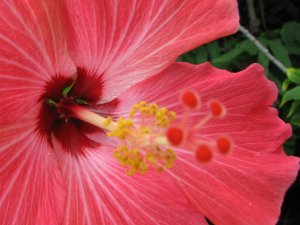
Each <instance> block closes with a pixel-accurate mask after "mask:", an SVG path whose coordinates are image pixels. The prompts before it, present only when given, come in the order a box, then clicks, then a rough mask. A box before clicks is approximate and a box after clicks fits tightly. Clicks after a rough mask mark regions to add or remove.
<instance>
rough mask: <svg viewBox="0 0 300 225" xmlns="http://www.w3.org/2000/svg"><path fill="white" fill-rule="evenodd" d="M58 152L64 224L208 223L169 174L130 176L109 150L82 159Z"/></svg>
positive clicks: (94, 151)
mask: <svg viewBox="0 0 300 225" xmlns="http://www.w3.org/2000/svg"><path fill="white" fill-rule="evenodd" d="M55 148H56V150H57V151H58V152H59V153H58V154H61V155H59V158H60V163H61V168H62V171H63V175H64V177H65V179H64V180H65V181H66V187H67V192H68V193H67V199H66V209H65V217H64V222H63V224H65V225H67V224H72V225H82V224H89V225H93V224H111V225H113V224H120V225H122V224H124V225H127V224H147V225H152V224H161V225H169V224H178V225H181V224H190V225H192V224H193V225H194V224H199V225H201V224H203V225H205V224H206V225H207V223H206V222H205V219H204V217H203V216H202V215H201V214H199V213H197V212H196V211H195V209H191V208H189V204H188V202H187V201H186V200H185V197H184V196H183V195H182V194H181V193H180V192H179V191H178V189H177V187H176V185H175V184H174V182H173V181H172V180H171V179H170V177H169V176H165V175H161V174H157V173H156V172H149V173H148V174H146V175H136V176H132V177H131V176H128V175H126V174H125V173H124V168H123V167H122V166H120V165H119V164H118V162H117V161H116V159H115V158H114V157H113V148H110V147H101V148H99V149H97V150H95V149H94V150H93V151H90V150H88V149H87V151H86V155H85V156H84V157H78V158H75V157H72V156H71V155H70V154H65V152H64V151H63V150H59V148H60V147H59V143H55ZM187 218H188V219H187Z"/></svg>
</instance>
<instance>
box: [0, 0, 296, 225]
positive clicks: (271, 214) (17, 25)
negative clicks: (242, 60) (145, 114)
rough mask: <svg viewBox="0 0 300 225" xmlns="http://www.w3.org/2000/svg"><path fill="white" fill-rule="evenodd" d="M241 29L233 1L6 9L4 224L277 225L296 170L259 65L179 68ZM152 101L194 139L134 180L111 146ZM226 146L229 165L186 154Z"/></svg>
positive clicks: (223, 158)
mask: <svg viewBox="0 0 300 225" xmlns="http://www.w3.org/2000/svg"><path fill="white" fill-rule="evenodd" d="M237 24H238V16H237V6H236V2H235V1H232V0H216V1H211V0H203V1H199V0H187V1H181V0H158V1H154V0H153V1H151V0H145V1H139V0H135V1H134V0H131V1H129V0H112V1H111V0H64V1H61V0H57V1H50V0H40V1H36V0H3V1H1V3H0V52H1V54H0V79H1V80H0V104H1V108H0V113H1V114H0V115H1V116H0V121H1V122H0V224H6V225H13V224H25V225H40V224H47V225H48V224H49V225H58V224H63V225H84V224H87V225H91V224H93V225H94V224H146V225H151V224H165V225H169V224H193V225H194V224H207V223H206V221H205V217H204V216H206V217H208V218H209V219H210V220H211V221H212V222H214V223H215V224H245V225H246V224H247V225H248V224H274V223H275V222H276V220H277V218H278V215H279V212H280V205H281V202H282V198H283V195H284V193H285V191H286V189H287V188H288V186H289V185H290V184H291V183H292V182H293V180H294V178H295V176H296V173H297V170H298V162H299V160H298V159H297V158H294V157H287V156H285V155H284V154H283V151H282V148H281V145H282V143H283V142H284V141H285V140H286V138H288V137H289V136H290V134H291V130H290V127H289V126H288V125H286V124H285V123H283V122H282V121H281V120H280V119H279V118H278V116H277V112H276V110H275V109H273V108H271V107H270V106H271V105H272V104H273V102H274V100H275V99H276V94H277V92H276V88H275V86H274V85H273V84H272V83H271V82H269V81H268V80H266V78H264V76H263V71H262V69H261V67H260V66H259V65H252V66H251V67H249V68H248V69H246V70H245V71H243V72H240V73H236V74H231V73H229V72H226V71H223V70H218V69H214V68H213V67H211V66H210V65H209V64H203V65H197V66H194V65H189V64H184V63H174V60H175V59H176V58H177V57H178V55H180V54H182V53H183V52H186V51H188V50H190V49H192V48H194V47H196V46H199V45H201V44H204V43H207V42H209V41H211V40H214V39H216V38H218V37H221V36H224V35H228V34H230V33H232V32H234V31H236V29H237ZM186 93H191V94H190V97H187V98H186V99H185V98H184V97H183V95H184V94H186ZM197 93H199V94H200V97H199V96H198V95H197ZM180 96H181V100H180ZM194 100H195V101H194ZM143 101H146V102H150V103H155V104H157V105H154V104H153V105H154V106H153V105H152V106H153V107H154V108H155V110H162V108H160V107H166V108H165V109H164V110H162V115H163V116H165V115H167V124H165V126H161V127H160V130H163V131H166V132H168V131H170V129H171V128H172V127H173V128H174V127H177V128H179V131H182V132H183V133H184V134H186V133H188V135H184V136H188V137H187V138H180V137H178V136H176V135H175V136H176V137H175V140H177V141H178V140H179V143H175V142H173V141H172V140H173V139H172V138H174V132H171V135H169V136H168V137H167V138H166V139H163V140H164V141H165V142H162V144H161V145H163V146H164V145H165V144H166V143H167V144H170V145H171V149H170V151H169V152H170V155H167V156H166V155H163V156H161V155H159V157H161V158H162V160H161V162H162V163H164V162H165V163H166V164H163V165H162V167H159V166H160V165H157V164H155V163H153V164H154V166H152V164H151V165H148V166H149V168H147V170H146V169H145V170H141V168H140V167H138V170H137V171H134V172H135V173H134V174H132V175H128V173H126V170H127V169H128V168H129V169H130V168H132V167H133V166H134V165H135V164H132V163H127V162H128V161H126V160H125V161H124V160H123V158H122V156H123V155H124V154H125V153H124V151H123V152H122V145H121V150H120V151H119V152H118V151H117V150H116V149H118V147H120V143H123V142H121V141H119V140H118V139H117V138H115V137H118V138H120V139H122V137H121V136H120V135H119V134H116V133H114V132H115V131H117V129H116V127H118V125H120V124H121V122H120V121H122V119H120V118H121V117H124V118H125V117H126V118H128V117H130V112H131V107H132V106H133V105H135V106H136V108H133V109H136V110H137V111H138V110H141V109H140V105H138V103H139V102H143ZM201 103H203V104H202V105H201ZM206 103H207V104H208V107H207V106H205V104H206ZM212 103H214V104H212ZM140 104H142V105H143V104H146V103H140ZM213 105H214V106H213ZM144 106H145V105H144ZM145 107H146V108H147V104H146V106H145ZM149 107H150V106H149ZM188 107H190V108H193V109H192V110H191V109H188ZM225 109H226V112H225ZM171 111H174V112H175V113H176V119H175V120H174V121H172V122H171V124H169V123H168V122H170V121H171V120H172V119H173V117H174V115H173V114H172V112H171ZM81 113H82V114H81ZM140 113H141V112H140ZM168 113H169V114H168ZM221 114H222V116H220V115H221ZM208 115H209V116H208ZM211 115H215V117H222V118H213V117H212V116H211ZM131 116H132V117H134V115H131ZM171 117H172V118H171ZM94 118H96V120H95V119H94ZM134 118H135V117H134ZM135 119H136V118H135ZM146 119H147V118H146ZM156 119H157V120H158V121H159V122H161V121H164V120H163V119H162V120H161V118H160V117H159V118H156ZM102 120H103V121H102ZM110 120H112V121H110ZM169 120H170V121H169ZM116 121H118V122H116ZM125 121H126V120H125ZM136 121H137V122H136V123H141V124H144V122H145V121H142V120H141V118H137V119H136ZM199 121H200V122H201V121H202V123H199ZM146 122H147V121H146ZM162 123H163V122H162ZM195 124H197V125H196V126H197V127H195ZM95 125H97V126H98V127H97V126H95ZM145 125H148V124H145ZM110 126H112V128H110ZM99 127H100V128H99ZM106 127H107V129H106ZM127 127H130V126H127ZM125 128H126V126H125ZM145 128H149V127H145ZM156 128H157V127H155V126H153V125H152V127H151V129H150V131H149V130H148V131H146V130H143V131H145V132H146V133H147V132H150V134H151V135H152V134H153V132H154V131H156ZM191 128H195V129H191ZM164 129H165V130H164ZM107 130H108V131H107ZM160 130H159V131H160ZM125 131H127V130H126V129H125ZM129 131H131V130H130V129H129ZM107 133H108V134H111V136H114V137H108V136H107ZM175 133H176V132H175ZM163 134H165V133H163ZM153 135H154V134H153ZM130 137H131V139H130V141H129V144H132V143H134V144H136V145H137V147H140V146H139V145H141V143H140V142H138V140H139V138H138V137H136V138H137V141H136V140H133V139H132V136H130ZM143 137H144V136H143ZM219 137H221V138H223V144H221V147H220V146H219V150H222V149H223V150H224V149H225V150H231V151H232V152H231V153H230V154H220V153H216V154H214V155H212V156H213V158H211V157H203V155H202V154H199V151H198V150H199V148H198V147H199V145H197V144H191V145H190V144H189V141H188V140H201V143H202V142H203V143H210V142H215V141H218V140H221V139H220V138H219ZM224 137H225V138H224ZM125 138H128V137H127V136H126V135H125ZM218 138H219V139H218ZM224 140H225V144H224ZM168 141H169V142H168ZM153 142H155V144H157V145H159V144H160V142H159V141H158V139H155V140H154V141H153ZM126 143H127V142H126ZM226 143H227V144H226ZM176 144H178V145H177V146H176ZM195 146H197V149H196V150H195V149H193V148H194V147H195ZM209 146H210V145H208V144H204V145H202V148H200V149H202V150H203V149H206V150H207V149H208V150H207V151H206V152H207V153H208V154H204V156H209V154H210V153H213V151H212V150H211V149H210V148H209ZM224 146H225V147H224ZM228 146H229V147H230V148H229V147H228ZM123 147H124V146H123ZM125 147H127V146H125ZM144 147H145V149H146V150H147V148H148V145H146V146H144ZM231 148H232V149H231ZM119 149H120V148H119ZM156 150H157V151H156V152H155V154H150V156H149V157H150V158H151V157H154V159H155V160H157V154H158V152H159V150H158V148H157V149H156ZM161 151H163V152H165V151H164V149H161ZM166 151H167V150H166ZM201 152H203V151H201ZM214 152H215V151H214ZM225 152H226V153H227V151H225ZM118 153H120V154H119V155H118ZM122 154H123V155H122ZM120 155H121V156H120ZM175 155H176V156H175ZM195 156H196V157H195ZM150 158H149V159H148V161H151V159H150ZM199 159H207V160H204V161H208V162H206V163H201V162H200V161H201V160H199ZM139 162H140V161H139ZM168 163H169V164H168ZM155 166H156V167H155ZM133 168H134V167H133ZM160 169H161V170H163V171H162V172H158V171H157V170H160ZM144 172H145V173H144Z"/></svg>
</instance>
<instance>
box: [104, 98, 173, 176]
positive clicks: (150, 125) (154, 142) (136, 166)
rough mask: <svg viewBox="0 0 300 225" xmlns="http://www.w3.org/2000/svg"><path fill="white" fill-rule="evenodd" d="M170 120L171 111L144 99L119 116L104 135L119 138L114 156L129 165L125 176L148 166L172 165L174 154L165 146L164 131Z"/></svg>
mask: <svg viewBox="0 0 300 225" xmlns="http://www.w3.org/2000/svg"><path fill="white" fill-rule="evenodd" d="M174 119H175V113H174V112H172V111H169V110H168V109H167V108H160V107H159V106H158V105H156V104H153V103H152V104H147V103H146V102H145V101H143V102H140V103H138V104H135V105H134V106H133V107H132V109H131V110H130V113H129V118H128V119H123V118H119V120H118V121H117V123H116V125H115V128H114V129H113V130H112V131H111V132H109V133H108V136H110V137H116V138H118V139H119V140H120V141H121V145H120V146H119V147H118V148H117V149H116V150H115V152H114V156H115V157H116V159H117V160H118V161H119V162H120V163H121V164H122V165H124V166H127V167H128V168H129V169H128V170H127V174H128V175H132V174H134V173H137V172H139V173H145V172H147V170H148V168H149V167H150V166H153V167H154V168H155V169H156V170H157V171H162V170H164V168H170V167H172V165H173V162H174V160H175V159H176V154H175V152H174V150H172V149H171V148H168V147H166V146H169V145H170V143H169V142H168V140H167V139H166V137H165V130H166V129H167V127H168V126H169V125H170V123H171V122H172V121H173V120H174Z"/></svg>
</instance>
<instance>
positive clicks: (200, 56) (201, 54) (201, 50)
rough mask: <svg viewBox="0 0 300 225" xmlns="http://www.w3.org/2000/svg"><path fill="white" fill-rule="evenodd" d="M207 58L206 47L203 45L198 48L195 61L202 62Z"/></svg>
mask: <svg viewBox="0 0 300 225" xmlns="http://www.w3.org/2000/svg"><path fill="white" fill-rule="evenodd" d="M207 60H208V53H207V50H206V47H205V46H203V47H202V48H199V52H198V53H197V55H196V57H195V63H196V64H200V63H203V62H206V61H207Z"/></svg>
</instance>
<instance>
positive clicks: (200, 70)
mask: <svg viewBox="0 0 300 225" xmlns="http://www.w3.org/2000/svg"><path fill="white" fill-rule="evenodd" d="M185 89H191V90H194V91H197V92H199V94H200V97H201V102H202V103H203V106H201V109H200V110H199V112H197V113H195V115H193V116H192V118H191V124H195V123H196V122H197V121H199V119H201V118H202V117H204V116H205V115H207V113H208V110H207V107H206V106H205V103H206V102H208V101H209V100H210V99H218V100H219V101H220V102H222V103H223V104H224V106H225V107H226V110H227V114H226V116H225V118H224V119H222V120H213V121H211V122H209V123H208V124H206V125H205V126H203V128H202V129H201V130H200V131H199V132H198V133H197V134H196V137H199V138H200V139H206V138H214V137H216V136H218V135H223V134H226V135H228V136H229V137H230V138H231V139H232V140H233V143H234V147H233V153H232V154H231V155H230V156H220V155H217V156H216V157H215V159H214V160H213V161H212V162H211V163H208V164H207V165H203V164H201V163H199V162H197V161H196V159H195V155H194V153H193V152H192V151H189V150H186V149H181V150H180V149H179V150H178V152H179V153H178V156H179V157H178V160H177V163H176V162H175V168H174V170H170V171H169V174H170V175H172V176H173V177H174V179H175V180H176V181H177V182H178V186H179V187H180V188H181V190H182V191H183V192H184V193H185V194H186V196H187V197H188V198H189V200H190V202H191V203H192V204H193V205H195V207H197V208H198V209H199V210H200V211H201V212H202V213H203V214H204V215H205V216H207V217H208V218H209V219H211V220H212V221H213V222H214V223H216V224H245V225H246V224H247V225H249V224H253V225H254V224H274V223H275V222H276V220H277V219H278V216H279V213H280V206H281V203H282V199H283V196H284V193H285V191H286V190H287V188H288V187H289V185H290V184H291V183H292V182H293V181H294V179H295V176H296V174H297V171H298V170H299V159H298V158H295V157H288V156H285V155H284V154H283V152H282V149H281V152H280V154H278V153H279V149H280V148H281V145H282V143H283V142H284V141H285V140H286V139H287V138H288V137H289V136H290V135H291V129H290V126H289V125H287V124H285V123H284V122H283V121H281V120H280V119H279V118H278V115H277V112H276V110H275V109H273V108H271V107H270V106H271V105H272V104H273V102H274V101H275V99H276V96H277V90H276V86H275V85H274V84H273V83H272V82H270V81H268V80H267V79H266V78H265V77H264V75H263V70H262V68H261V66H259V65H252V66H250V67H249V68H247V69H246V70H244V71H242V72H239V73H230V72H227V71H224V70H220V69H215V68H213V67H211V66H210V65H209V64H208V63H206V64H202V65H189V64H185V63H175V64H174V65H172V66H170V67H169V68H167V69H166V70H165V71H163V72H162V73H161V74H159V75H157V76H154V77H151V78H149V79H147V80H145V81H143V82H141V83H140V84H138V85H135V86H133V87H132V88H130V89H129V90H128V91H126V92H124V93H123V94H121V95H120V96H119V98H118V100H119V108H118V110H116V113H119V114H121V115H122V116H125V115H126V114H127V113H128V112H129V110H130V105H133V104H134V103H138V102H140V101H142V100H144V101H147V102H155V103H157V104H158V105H160V106H164V107H168V108H169V109H171V110H174V111H176V114H177V118H178V119H179V121H180V119H182V117H183V114H184V110H183V106H181V105H180V99H179V96H180V93H181V91H182V90H185ZM129 102H130V103H129ZM183 153H186V154H183Z"/></svg>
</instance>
